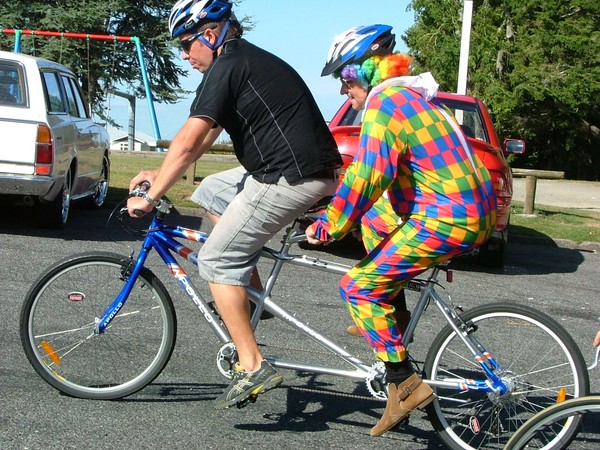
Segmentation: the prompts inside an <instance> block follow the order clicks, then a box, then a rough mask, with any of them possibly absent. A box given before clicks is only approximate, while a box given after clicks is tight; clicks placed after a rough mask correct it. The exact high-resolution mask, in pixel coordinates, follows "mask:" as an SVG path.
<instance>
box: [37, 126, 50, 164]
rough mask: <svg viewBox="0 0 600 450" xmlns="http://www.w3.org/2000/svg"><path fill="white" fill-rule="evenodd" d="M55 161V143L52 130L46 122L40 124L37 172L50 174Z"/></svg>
mask: <svg viewBox="0 0 600 450" xmlns="http://www.w3.org/2000/svg"><path fill="white" fill-rule="evenodd" d="M53 162H54V144H53V143H52V131H51V130H50V127H48V126H47V125H44V124H39V125H38V132H37V140H36V156H35V174H36V175H50V173H52V163H53Z"/></svg>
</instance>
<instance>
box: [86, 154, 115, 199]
mask: <svg viewBox="0 0 600 450" xmlns="http://www.w3.org/2000/svg"><path fill="white" fill-rule="evenodd" d="M109 180H110V161H109V159H108V155H104V157H103V158H102V172H101V173H100V178H98V182H97V183H96V186H94V193H93V194H92V196H91V197H89V198H88V199H87V200H86V201H85V206H88V207H90V208H100V207H101V206H102V205H103V204H104V201H105V200H106V197H107V195H108V183H109Z"/></svg>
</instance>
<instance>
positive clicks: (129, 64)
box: [0, 0, 185, 118]
mask: <svg viewBox="0 0 600 450" xmlns="http://www.w3.org/2000/svg"><path fill="white" fill-rule="evenodd" d="M172 4H173V2H172V0H143V1H141V0H95V1H89V0H60V1H58V0H55V1H47V0H46V1H43V0H42V1H31V0H27V1H20V0H17V1H13V2H3V3H2V5H0V17H1V18H2V19H0V20H1V26H2V27H3V28H13V29H30V30H47V31H58V32H74V33H85V34H108V35H121V36H137V37H139V38H140V41H141V45H142V47H143V55H144V62H145V64H146V67H147V69H148V75H149V84H150V87H151V90H152V94H153V97H154V98H155V100H156V101H158V102H167V103H173V102H175V101H177V99H178V98H180V96H181V95H182V94H183V93H184V91H183V90H182V89H181V87H180V83H179V77H180V76H181V75H184V74H185V71H184V70H183V69H182V68H181V67H180V66H178V65H177V64H176V62H177V57H178V55H177V54H176V53H175V52H174V48H173V44H172V41H171V39H170V36H169V33H168V29H167V26H166V23H167V18H168V15H169V11H170V9H171V6H172ZM12 38H13V37H12V36H9V35H4V36H3V38H2V40H0V48H2V49H3V50H12V47H13V39H12ZM21 42H22V49H23V50H22V51H23V53H28V54H35V55H36V56H42V57H44V58H47V59H51V60H54V61H57V62H60V63H62V64H64V65H66V66H68V67H69V68H71V69H72V70H73V71H74V72H75V74H76V75H77V76H78V77H79V79H80V80H81V83H82V86H83V89H84V93H85V94H86V96H87V97H88V99H89V101H90V102H91V103H92V105H94V108H95V112H96V113H99V115H100V116H104V114H103V113H104V111H102V110H101V105H102V104H103V102H102V100H104V98H105V96H106V95H107V89H109V88H112V87H115V86H119V85H121V86H127V87H128V90H129V91H130V92H131V93H132V94H134V95H136V96H138V97H144V96H145V92H144V86H143V81H142V76H141V71H140V66H139V62H138V58H137V53H136V49H135V46H134V44H133V43H128V42H112V41H98V40H90V39H87V40H85V39H84V40H79V39H66V38H47V37H36V36H35V35H34V36H28V35H23V36H22V38H21ZM105 118H106V117H105Z"/></svg>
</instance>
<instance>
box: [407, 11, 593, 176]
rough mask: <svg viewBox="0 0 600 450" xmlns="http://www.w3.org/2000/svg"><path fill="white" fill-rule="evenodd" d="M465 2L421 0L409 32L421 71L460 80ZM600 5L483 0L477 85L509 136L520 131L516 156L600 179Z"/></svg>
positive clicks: (471, 84)
mask: <svg viewBox="0 0 600 450" xmlns="http://www.w3.org/2000/svg"><path fill="white" fill-rule="evenodd" d="M462 7H463V1H462V0H413V1H412V2H411V4H410V8H412V9H413V10H414V12H415V23H414V25H413V26H412V27H411V28H409V29H408V30H407V31H406V33H405V34H404V36H403V37H402V38H403V40H404V42H405V43H406V44H407V46H408V47H409V48H410V49H411V54H412V55H413V56H414V58H415V70H416V71H425V70H428V71H431V72H432V73H434V75H435V77H436V79H437V80H438V82H439V83H440V85H441V87H442V89H444V90H450V91H454V90H455V89H456V84H457V75H458V60H459V51H460V38H461V27H462V22H461V20H462V18H461V13H462ZM599 63H600V4H599V3H598V2H597V1H594V0H573V1H566V0H559V1H557V0H478V1H475V4H474V13H473V23H472V32H471V51H470V56H469V76H468V83H467V92H468V93H470V94H472V95H475V96H478V97H480V98H482V99H484V100H485V101H486V103H487V104H488V106H489V108H490V110H491V112H492V114H493V116H494V118H495V121H496V125H497V128H498V131H499V133H500V135H501V136H504V137H509V136H514V137H516V136H520V137H522V138H524V139H525V140H526V141H527V146H528V147H527V148H528V150H527V153H526V155H524V156H523V157H519V158H518V159H517V160H516V161H514V163H515V164H519V165H523V166H525V167H530V168H538V169H550V170H563V171H565V173H566V176H567V177H568V178H576V179H590V180H598V179H600V109H599V108H598V107H597V102H596V98H598V96H599V95H600V64H599Z"/></svg>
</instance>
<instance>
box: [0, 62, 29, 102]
mask: <svg viewBox="0 0 600 450" xmlns="http://www.w3.org/2000/svg"><path fill="white" fill-rule="evenodd" d="M25 93H26V90H25V75H24V73H23V68H22V67H21V66H20V65H18V64H14V63H11V62H8V61H2V62H0V105H13V106H14V105H17V106H24V105H25V104H26V102H27V99H26V98H25Z"/></svg>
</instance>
